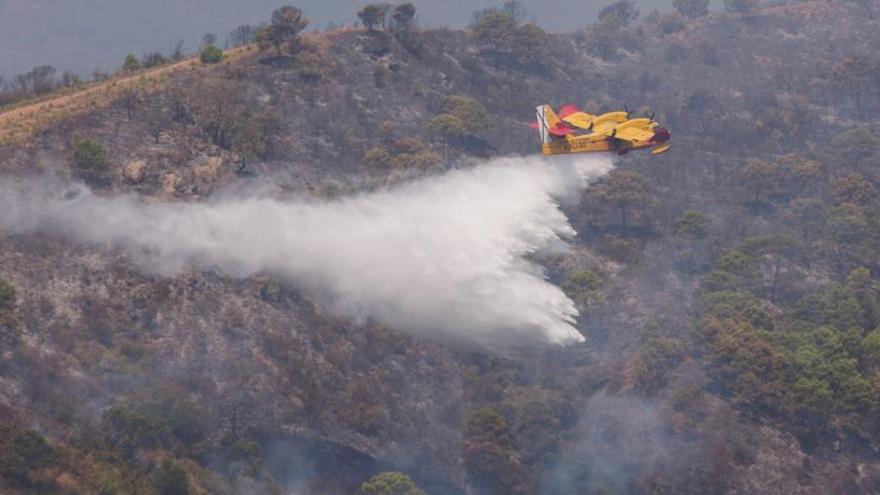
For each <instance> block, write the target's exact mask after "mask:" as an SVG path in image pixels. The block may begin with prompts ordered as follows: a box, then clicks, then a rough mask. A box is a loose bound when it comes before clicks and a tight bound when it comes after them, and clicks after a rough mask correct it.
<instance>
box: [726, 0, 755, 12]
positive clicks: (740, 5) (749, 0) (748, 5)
mask: <svg viewBox="0 0 880 495" xmlns="http://www.w3.org/2000/svg"><path fill="white" fill-rule="evenodd" d="M757 4H758V0H724V10H726V11H727V12H732V13H735V14H748V13H750V12H751V11H752V10H754V8H755V5H757Z"/></svg>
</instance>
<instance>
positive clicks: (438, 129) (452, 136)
mask: <svg viewBox="0 0 880 495" xmlns="http://www.w3.org/2000/svg"><path fill="white" fill-rule="evenodd" d="M428 129H430V131H431V132H433V133H434V134H436V135H438V136H441V137H442V138H443V139H444V142H445V143H446V144H449V143H451V142H453V141H456V140H458V139H461V138H463V137H464V136H465V135H467V129H466V127H465V124H464V122H462V120H461V119H460V118H458V117H456V116H455V115H450V114H448V113H444V114H440V115H438V116H436V117H434V118H433V119H431V122H430V123H428Z"/></svg>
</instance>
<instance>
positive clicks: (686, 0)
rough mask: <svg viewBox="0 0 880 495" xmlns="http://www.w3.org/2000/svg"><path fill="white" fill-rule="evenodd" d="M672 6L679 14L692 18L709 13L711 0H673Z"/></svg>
mask: <svg viewBox="0 0 880 495" xmlns="http://www.w3.org/2000/svg"><path fill="white" fill-rule="evenodd" d="M672 6H673V7H675V10H677V11H678V13H679V14H681V15H683V16H685V17H689V18H691V19H694V18H697V17H702V16H704V15H706V14H708V13H709V0H672Z"/></svg>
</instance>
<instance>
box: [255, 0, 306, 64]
mask: <svg viewBox="0 0 880 495" xmlns="http://www.w3.org/2000/svg"><path fill="white" fill-rule="evenodd" d="M308 25H309V20H308V19H306V18H305V16H304V15H303V13H302V11H301V10H300V9H298V8H296V7H291V6H289V5H285V6H283V7H281V8H279V9H276V10H275V11H273V12H272V19H271V21H270V22H269V25H267V26H264V27H262V28H260V30H259V31H258V32H257V44H258V45H259V47H260V50H267V49H269V48H271V47H274V48H275V52H276V54H277V55H278V56H279V57H280V56H281V55H282V49H284V48H285V47H286V49H287V51H288V53H291V54H296V53H297V52H298V51H299V48H300V33H301V32H302V30H303V29H305V28H306V27H307V26H308Z"/></svg>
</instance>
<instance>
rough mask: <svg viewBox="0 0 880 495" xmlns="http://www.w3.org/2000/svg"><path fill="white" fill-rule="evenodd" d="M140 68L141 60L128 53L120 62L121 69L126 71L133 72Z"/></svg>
mask: <svg viewBox="0 0 880 495" xmlns="http://www.w3.org/2000/svg"><path fill="white" fill-rule="evenodd" d="M140 69H141V61H140V60H138V59H137V57H135V56H134V55H132V54H130V53H129V54H128V55H126V56H125V60H124V61H123V62H122V70H124V71H126V72H135V71H138V70H140Z"/></svg>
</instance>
